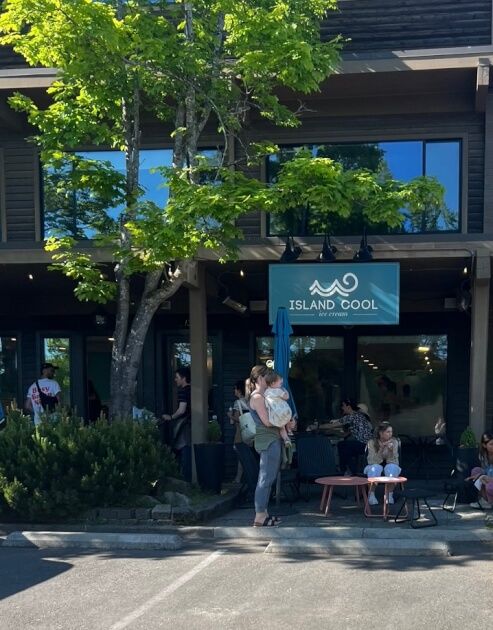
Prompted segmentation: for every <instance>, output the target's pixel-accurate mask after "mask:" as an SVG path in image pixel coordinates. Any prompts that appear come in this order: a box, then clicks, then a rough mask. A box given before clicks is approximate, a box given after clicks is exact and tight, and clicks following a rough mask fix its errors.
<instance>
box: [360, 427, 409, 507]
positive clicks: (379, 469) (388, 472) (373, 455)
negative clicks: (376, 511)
mask: <svg viewBox="0 0 493 630" xmlns="http://www.w3.org/2000/svg"><path fill="white" fill-rule="evenodd" d="M367 449H368V466H366V468H365V469H364V471H363V472H364V473H365V475H366V476H367V477H380V476H381V474H382V473H383V474H384V475H385V477H398V476H399V475H400V474H401V468H400V467H399V439H398V438H395V437H393V436H392V425H391V424H390V423H389V422H381V423H380V424H379V425H378V427H377V428H376V429H375V431H374V433H373V438H372V439H371V440H370V441H369V442H368V444H367ZM394 486H395V484H389V503H393V502H394ZM368 503H369V504H370V505H378V499H377V497H376V496H375V484H374V483H372V484H370V488H369V496H368Z"/></svg>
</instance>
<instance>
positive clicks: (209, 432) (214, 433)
mask: <svg viewBox="0 0 493 630" xmlns="http://www.w3.org/2000/svg"><path fill="white" fill-rule="evenodd" d="M221 436H222V429H221V425H220V424H219V422H218V421H217V420H212V422H209V424H208V425H207V429H206V432H205V440H206V442H207V443H208V444H217V443H219V442H220V441H221Z"/></svg>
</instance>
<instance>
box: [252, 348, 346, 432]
mask: <svg viewBox="0 0 493 630" xmlns="http://www.w3.org/2000/svg"><path fill="white" fill-rule="evenodd" d="M343 351H344V342H343V339H342V337H322V336H320V337H311V336H310V337H295V336H292V337H291V358H290V367H289V386H290V388H291V392H292V395H293V399H294V402H295V404H296V409H297V411H298V416H299V421H300V424H299V427H300V429H303V428H304V427H305V426H306V425H307V424H309V423H310V422H313V421H314V420H319V421H324V420H331V419H333V418H338V417H340V415H341V399H342V396H343V395H344V394H343V392H342V379H343V374H344V356H343ZM257 363H259V364H267V365H269V366H273V367H274V369H275V364H274V337H257Z"/></svg>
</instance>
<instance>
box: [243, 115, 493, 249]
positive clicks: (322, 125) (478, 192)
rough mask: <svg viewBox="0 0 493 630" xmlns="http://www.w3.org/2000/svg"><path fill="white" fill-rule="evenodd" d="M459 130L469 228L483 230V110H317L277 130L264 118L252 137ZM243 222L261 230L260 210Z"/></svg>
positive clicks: (335, 138)
mask: <svg viewBox="0 0 493 630" xmlns="http://www.w3.org/2000/svg"><path fill="white" fill-rule="evenodd" d="M274 133H275V135H274ZM454 136H455V137H457V138H460V137H462V136H465V137H466V138H467V142H466V143H465V146H467V151H468V153H467V156H466V159H467V170H468V173H467V185H468V189H467V232H468V233H469V234H480V233H482V231H483V199H484V117H482V116H480V115H476V114H473V113H463V114H419V115H408V116H385V117H383V116H380V117H378V116H365V117H362V116H361V117H348V118H340V117H322V116H313V117H310V118H309V119H307V120H305V121H304V122H303V125H302V127H301V128H300V129H298V130H293V129H283V128H278V129H276V130H274V131H273V129H272V127H268V126H267V125H265V123H264V124H262V123H259V124H258V126H256V128H255V134H253V132H252V137H251V139H253V140H257V139H267V138H268V139H273V140H274V141H275V142H277V143H279V144H294V145H296V144H303V143H306V144H310V143H320V142H345V141H351V140H353V141H357V140H358V141H363V140H390V139H396V140H397V139H399V138H401V139H406V138H416V137H421V138H423V139H430V138H435V139H436V138H440V137H447V138H451V137H454ZM251 174H252V176H260V168H259V169H257V170H252V171H251ZM463 181H466V180H465V179H464V180H463ZM238 225H239V227H241V228H242V229H243V230H244V233H245V235H246V236H247V237H248V236H252V237H253V236H260V233H261V215H260V212H259V213H251V214H247V215H245V216H242V217H241V218H240V219H239V221H238Z"/></svg>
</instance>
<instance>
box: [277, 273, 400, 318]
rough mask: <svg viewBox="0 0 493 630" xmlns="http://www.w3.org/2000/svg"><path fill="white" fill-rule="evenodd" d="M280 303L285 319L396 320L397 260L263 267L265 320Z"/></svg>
mask: <svg viewBox="0 0 493 630" xmlns="http://www.w3.org/2000/svg"><path fill="white" fill-rule="evenodd" d="M279 306H284V308H285V309H286V310H287V312H288V314H289V319H290V321H291V324H293V325H296V324H311V325H315V324H316V325H327V324H329V325H330V324H335V325H341V324H342V325H344V326H347V325H358V324H359V325H365V326H366V325H368V324H398V323H399V263H375V262H372V263H368V264H364V263H356V264H322V263H317V264H308V265H303V264H300V263H298V264H291V265H270V266H269V321H270V323H271V324H272V323H274V320H275V318H276V313H277V309H278V307H279Z"/></svg>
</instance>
